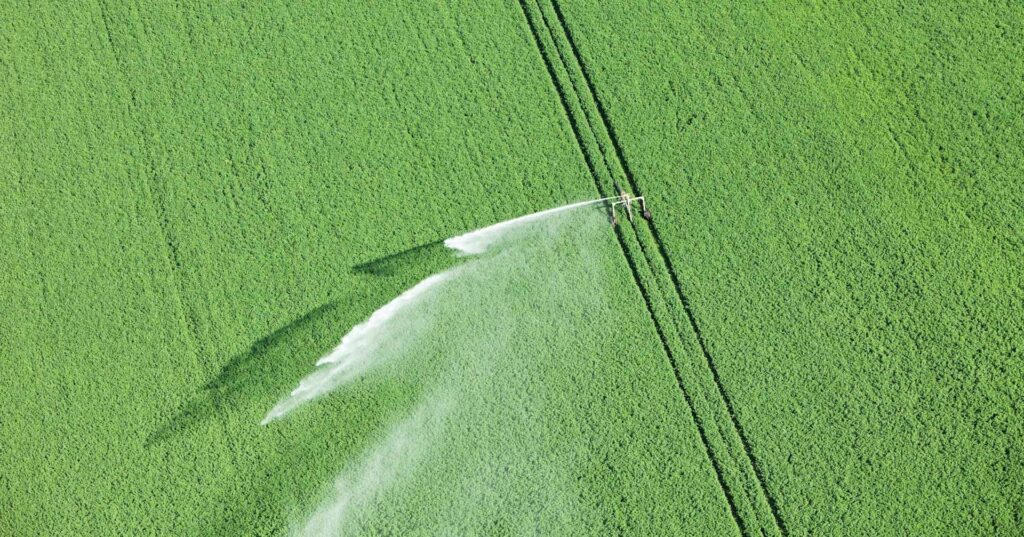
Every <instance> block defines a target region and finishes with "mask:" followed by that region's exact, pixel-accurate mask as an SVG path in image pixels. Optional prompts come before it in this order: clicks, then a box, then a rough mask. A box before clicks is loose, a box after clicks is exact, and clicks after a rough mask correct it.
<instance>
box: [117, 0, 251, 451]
mask: <svg viewBox="0 0 1024 537" xmlns="http://www.w3.org/2000/svg"><path fill="white" fill-rule="evenodd" d="M97 6H98V8H99V14H100V19H101V22H102V24H103V30H104V36H105V37H106V41H107V45H108V47H109V49H110V53H111V56H112V58H113V60H114V62H115V63H116V65H117V69H118V73H119V74H121V75H122V78H123V80H122V81H121V84H122V85H123V86H124V88H125V91H126V92H127V93H128V95H129V96H130V102H128V103H126V107H127V111H128V117H129V118H131V119H132V120H133V121H134V122H135V124H136V125H135V131H136V134H137V135H138V140H139V143H140V146H141V148H142V149H141V153H142V158H141V160H142V162H143V163H144V164H145V166H146V168H145V170H144V171H143V172H142V173H143V174H144V175H145V177H143V180H142V181H141V182H140V184H141V189H142V191H143V193H144V195H145V198H146V201H147V203H148V205H149V206H150V209H151V210H152V211H153V216H154V219H155V220H156V224H157V228H158V229H159V233H160V238H162V239H163V245H162V247H163V249H164V252H163V256H162V257H163V258H164V260H165V262H166V269H167V271H168V278H169V279H170V280H172V281H173V282H174V283H173V285H174V289H173V294H174V297H175V298H176V299H177V304H175V307H174V309H176V310H178V313H179V317H180V319H179V322H180V323H181V324H182V328H183V331H184V332H185V333H186V334H187V337H188V339H189V340H191V343H192V350H193V351H194V358H195V363H196V366H197V368H198V371H199V374H200V375H203V376H207V375H208V374H209V371H207V368H206V366H205V365H204V364H203V360H202V358H203V356H208V355H209V352H208V351H207V349H206V345H205V344H204V342H203V340H202V338H201V337H200V333H199V321H198V319H197V318H196V315H195V308H193V307H192V306H191V304H190V303H189V302H188V301H187V300H186V296H188V295H187V293H186V292H185V291H186V290H185V282H184V281H183V278H184V276H183V275H182V274H181V272H182V270H183V266H182V262H181V255H180V252H179V248H178V243H177V240H176V238H175V236H174V233H173V231H172V229H171V228H172V223H171V217H170V214H169V211H168V209H167V192H166V186H165V185H164V184H163V183H162V182H161V181H160V177H159V175H160V173H159V171H158V169H157V164H156V163H157V159H156V158H155V156H154V155H153V151H154V149H153V148H154V147H155V145H154V143H153V140H154V136H153V134H152V133H151V132H150V128H148V127H147V126H146V124H145V122H144V121H143V119H142V116H143V114H142V113H141V112H140V106H141V105H140V104H139V98H138V97H137V93H136V90H135V88H134V87H133V86H132V85H131V83H130V80H129V77H128V75H127V73H128V72H129V69H128V68H127V67H126V66H125V61H124V58H123V57H122V54H121V52H120V50H119V48H120V47H119V45H118V44H117V43H115V42H114V36H113V33H112V32H111V26H112V25H113V21H112V20H111V19H110V12H109V6H107V5H106V0H98V1H97ZM213 405H214V408H215V409H216V412H215V414H216V416H217V423H218V425H219V429H220V431H221V434H222V435H223V436H224V443H225V446H226V447H227V449H228V457H229V462H230V466H231V468H232V469H234V470H235V471H238V468H239V466H238V455H237V449H236V447H235V443H234V442H233V441H232V439H231V435H230V433H229V430H228V424H227V418H226V417H225V416H224V415H223V414H222V409H223V402H222V401H221V400H220V395H219V394H217V393H215V394H214V399H213Z"/></svg>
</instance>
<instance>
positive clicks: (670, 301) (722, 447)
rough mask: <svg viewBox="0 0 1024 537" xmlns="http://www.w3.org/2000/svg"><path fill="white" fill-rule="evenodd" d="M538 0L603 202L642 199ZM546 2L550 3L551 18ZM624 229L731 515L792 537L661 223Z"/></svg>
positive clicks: (576, 61)
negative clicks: (625, 195) (615, 188)
mask: <svg viewBox="0 0 1024 537" xmlns="http://www.w3.org/2000/svg"><path fill="white" fill-rule="evenodd" d="M533 2H534V4H533V5H534V6H535V7H534V9H535V10H536V12H534V11H533V10H532V9H531V8H530V7H529V6H528V4H527V0H520V2H519V4H520V7H521V9H522V10H523V14H524V16H525V17H526V20H527V25H528V26H529V28H530V32H531V34H532V36H533V39H534V43H535V45H536V46H537V49H538V51H539V52H540V55H541V57H542V59H543V62H544V65H545V67H546V68H547V71H548V75H549V76H550V78H551V81H552V84H553V86H554V87H555V90H556V93H557V94H558V96H559V99H560V101H561V103H562V106H563V108H564V112H565V114H566V118H567V120H568V122H569V124H570V127H571V129H572V131H573V135H574V136H575V139H576V142H577V144H578V146H579V149H580V152H581V153H582V154H583V157H584V161H585V162H586V164H587V167H588V171H589V172H590V174H591V176H592V177H593V179H594V183H595V187H596V188H597V190H598V192H599V194H600V195H601V196H602V197H607V196H608V195H609V193H610V192H611V190H612V188H611V184H612V183H614V182H615V181H616V180H617V179H623V180H624V183H625V184H627V185H629V187H630V188H631V189H632V191H633V192H634V193H635V194H637V195H643V193H642V192H641V191H640V188H639V185H638V184H637V182H636V180H635V178H634V175H633V173H632V171H631V169H630V167H629V164H628V162H627V160H626V157H625V154H624V152H623V151H622V146H621V143H620V142H619V138H618V136H617V134H616V133H615V131H614V128H613V126H612V124H611V122H610V121H609V119H608V114H607V112H606V110H605V108H604V105H603V103H602V102H601V101H600V99H599V98H598V97H597V92H596V89H595V86H594V84H593V81H592V79H591V76H590V73H589V71H588V69H587V67H586V65H585V63H584V62H583V60H582V57H581V55H580V53H579V49H578V47H577V46H576V42H575V39H574V38H573V36H572V33H571V30H570V29H569V26H568V24H567V23H566V20H565V16H564V14H563V12H562V10H561V7H560V6H559V4H558V1H557V0H550V2H549V3H547V2H545V0H533ZM543 3H547V5H548V6H549V13H548V14H546V13H545V8H544V5H542V4H543ZM545 35H546V37H545ZM563 71H564V74H563ZM574 75H575V79H574ZM581 88H582V90H581ZM594 152H596V153H598V155H599V157H598V155H594ZM599 164H600V165H599ZM624 227H625V226H622V227H617V228H616V230H615V233H616V238H617V239H618V241H619V244H620V246H621V247H622V250H623V254H624V256H625V258H626V261H627V263H628V264H629V266H630V270H631V272H632V274H633V277H634V280H635V282H636V284H637V286H638V287H639V289H640V292H641V295H642V296H643V298H644V302H645V306H646V307H647V311H648V314H649V315H650V316H651V320H652V322H653V323H654V326H655V329H656V331H657V333H658V336H659V339H660V340H661V343H662V347H663V349H664V351H665V354H666V357H667V359H668V360H669V363H670V366H671V367H672V369H673V373H674V374H675V377H676V383H677V385H678V387H679V389H680V392H681V393H682V395H683V398H684V399H685V401H686V403H687V406H688V409H689V411H690V415H691V418H692V419H693V420H694V423H695V425H696V426H697V429H698V432H699V434H700V437H701V441H702V442H703V444H704V447H705V451H706V452H707V455H708V458H709V459H710V461H711V463H712V467H713V469H714V471H715V474H716V478H717V480H718V483H719V485H720V487H721V488H722V491H723V494H724V496H725V498H726V500H727V503H728V505H729V510H730V513H731V514H732V516H733V518H734V520H735V521H736V523H737V525H738V527H739V529H740V531H741V532H742V533H744V534H747V535H786V534H787V531H786V529H785V526H784V524H783V523H782V519H781V517H779V514H778V508H777V505H776V502H775V501H774V499H773V498H772V497H771V495H769V494H768V492H767V489H766V487H765V485H764V476H763V472H762V469H761V466H760V464H759V463H758V461H757V459H756V458H755V457H754V456H753V453H752V450H751V449H750V444H749V442H748V440H747V438H746V435H745V434H744V432H743V430H742V427H741V425H740V423H739V420H738V418H737V416H736V412H735V410H734V407H733V404H732V400H731V398H730V397H729V395H728V393H727V392H726V390H725V389H724V386H723V385H722V382H721V377H720V375H719V373H718V370H717V368H716V366H715V364H714V360H713V358H712V356H711V353H710V351H709V350H708V346H707V343H706V340H705V338H704V335H703V333H702V332H701V330H700V326H699V325H698V323H697V320H696V315H695V313H694V311H693V308H692V306H691V304H690V302H689V300H688V298H687V296H686V294H685V293H684V292H683V287H682V284H681V283H680V281H679V279H678V273H677V272H676V270H675V268H674V267H673V266H672V262H671V259H670V258H669V256H668V254H667V251H666V249H665V246H664V242H663V241H662V239H661V236H660V234H659V233H658V230H657V228H656V226H655V225H654V223H653V222H651V223H649V225H647V226H644V225H643V224H641V223H639V222H631V223H630V229H631V230H632V233H627V232H625V231H624ZM666 273H667V274H666ZM652 290H656V291H658V292H656V293H654V292H652ZM666 327H668V329H666ZM672 328H674V331H673V330H671V329H672ZM680 351H682V352H680ZM688 351H692V352H688ZM697 351H699V353H700V355H701V356H702V357H703V358H702V359H700V358H697V359H692V360H687V361H685V362H683V361H681V360H682V358H683V357H684V356H687V355H696V353H697Z"/></svg>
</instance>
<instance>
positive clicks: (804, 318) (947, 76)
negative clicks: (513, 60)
mask: <svg viewBox="0 0 1024 537" xmlns="http://www.w3.org/2000/svg"><path fill="white" fill-rule="evenodd" d="M564 9H565V11H566V17H567V20H568V23H569V26H570V29H571V30H572V35H573V36H574V37H575V39H576V41H577V43H578V46H579V49H580V54H581V56H582V58H583V61H584V63H585V64H586V65H587V67H588V70H589V72H590V74H591V77H592V79H593V83H594V86H595V87H596V88H597V93H598V94H599V98H600V100H601V101H602V102H603V104H604V107H605V108H606V110H607V113H608V116H609V119H610V122H611V124H612V125H613V126H614V127H615V130H616V133H617V135H618V137H619V139H620V141H621V145H622V148H623V152H624V154H625V156H626V159H627V161H628V164H629V166H630V167H631V169H632V172H633V176H634V177H635V179H636V181H637V182H638V183H639V187H640V190H641V191H642V193H643V194H644V195H646V196H647V197H648V199H649V201H650V203H651V206H652V207H653V208H654V210H655V219H656V225H657V226H658V231H659V232H660V234H661V236H662V239H663V241H662V242H663V245H664V247H665V249H666V250H667V252H668V254H669V259H670V260H671V261H672V265H673V267H674V268H676V269H677V270H678V274H677V276H678V278H679V280H680V281H681V282H682V287H683V291H684V292H685V293H687V295H688V296H689V298H690V302H691V303H692V306H693V310H694V312H695V316H696V319H697V321H698V324H699V326H700V327H701V330H702V333H703V336H704V339H705V340H706V341H707V343H708V347H709V354H710V355H711V356H712V358H713V359H714V362H715V363H716V364H717V366H718V370H719V372H720V376H721V379H722V384H723V386H724V387H725V389H726V392H727V393H728V394H730V396H731V399H732V402H733V404H734V408H735V411H736V413H737V417H738V422H739V423H740V425H741V426H742V428H743V429H744V432H745V433H746V437H747V439H748V441H749V444H750V448H751V454H752V456H753V459H754V460H756V461H758V462H759V466H760V467H761V468H762V470H763V473H764V474H765V478H766V487H767V489H768V493H769V495H770V496H772V497H773V498H774V499H775V501H776V502H777V504H778V505H779V507H780V510H781V518H782V520H783V522H784V523H785V524H787V525H788V529H789V530H790V532H792V533H794V534H805V533H811V532H820V533H851V534H862V535H883V534H884V535H905V534H940V533H941V534H962V535H981V534H984V535H992V534H1014V533H1016V532H1017V531H1019V528H1020V526H1021V520H1022V519H1021V517H1022V516H1024V512H1022V510H1024V507H1022V506H1024V486H1022V485H1021V483H1024V481H1022V473H1021V465H1020V460H1019V456H1018V455H1016V453H1019V452H1020V451H1021V449H1022V447H1024V445H1022V442H1024V430H1022V429H1021V423H1022V419H1021V418H1022V417H1024V414H1022V409H1021V407H1020V402H1019V399H1020V397H1019V394H1021V393H1024V377H1022V374H1021V369H1020V367H1019V361H1020V358H1021V356H1020V343H1019V342H1020V341H1021V337H1022V335H1024V322H1022V320H1021V319H1022V318H1021V316H1020V315H1019V311H1020V308H1021V304H1022V303H1024V289H1022V286H1021V282H1022V281H1024V278H1022V276H1024V274H1022V271H1021V267H1022V266H1024V256H1022V251H1024V249H1022V246H1024V244H1022V242H1021V237H1022V236H1024V234H1022V231H1024V230H1022V228H1021V225H1022V224H1021V223H1022V222H1024V182H1021V181H1020V177H1019V176H1020V170H1021V169H1022V166H1024V152H1022V150H1021V148H1022V147H1024V144H1022V141H1024V140H1022V139H1021V133H1022V132H1024V123H1022V117H1024V116H1022V111H1024V110H1022V108H1021V103H1022V102H1024V90H1022V86H1021V85H1020V83H1019V80H1020V74H1021V73H1022V67H1024V64H1022V61H1021V58H1022V57H1024V50H1022V48H1021V43H1022V40H1021V38H1022V37H1024V33H1022V32H1024V28H1022V25H1021V22H1020V21H1021V20H1024V19H1022V14H1024V13H1022V12H1021V9H1020V7H1019V6H1010V5H999V4H998V3H981V4H972V5H971V6H970V7H966V8H963V9H962V8H961V7H955V6H946V5H933V4H923V5H914V6H904V5H902V4H901V5H897V4H895V3H886V2H872V3H870V4H869V5H849V6H847V5H842V6H839V5H816V6H789V5H787V6H784V7H783V6H772V5H770V4H769V5H763V4H751V5H746V6H735V7H733V8H728V9H727V8H724V7H719V6H718V5H717V4H715V5H713V4H711V3H707V2H705V3H697V4H692V3H691V4H677V5H672V6H669V5H667V4H666V5H657V4H640V3H625V2H623V3H617V4H616V5H608V4H602V6H601V7H600V8H597V7H591V6H585V5H581V4H578V3H569V2H565V3H564ZM622 51H642V52H637V53H630V54H623V52H622Z"/></svg>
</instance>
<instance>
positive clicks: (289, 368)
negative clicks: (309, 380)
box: [145, 301, 338, 447]
mask: <svg viewBox="0 0 1024 537" xmlns="http://www.w3.org/2000/svg"><path fill="white" fill-rule="evenodd" d="M337 306H338V301H331V302H328V303H326V304H322V305H320V306H318V307H316V308H314V309H312V310H310V311H309V312H307V313H305V314H304V315H302V316H300V317H298V318H296V319H294V320H292V321H291V322H289V323H288V324H286V325H284V326H282V327H281V328H278V329H277V330H274V331H273V332H271V333H270V334H268V335H267V336H265V337H263V338H260V339H259V340H258V341H256V342H255V343H253V344H252V345H251V346H250V347H249V348H248V349H247V350H245V351H244V352H241V353H239V354H236V355H235V356H233V357H232V358H231V359H230V360H229V361H228V363H227V364H226V365H224V367H222V368H221V370H220V372H219V373H218V374H217V376H216V377H214V379H213V380H211V381H209V382H207V383H206V384H205V385H204V386H203V389H202V391H201V395H200V396H199V397H198V398H197V399H194V400H193V401H191V402H190V403H189V404H188V405H186V406H185V408H183V409H182V410H180V411H179V412H178V413H177V414H175V415H174V417H172V418H171V420H170V421H169V422H167V423H166V424H164V425H163V426H161V427H160V428H159V429H157V430H156V431H153V433H151V434H150V435H149V437H147V438H146V442H145V446H146V447H149V446H151V445H153V444H156V443H159V442H162V441H164V440H166V439H167V438H170V437H172V436H174V435H177V434H181V433H183V432H185V431H187V430H189V429H191V428H193V427H195V426H197V425H200V424H201V423H203V422H205V421H206V420H208V419H210V418H212V417H213V416H215V415H216V413H217V410H218V406H219V405H221V406H226V405H229V404H231V403H234V402H236V401H237V399H238V398H239V397H240V396H242V395H243V392H246V391H257V390H258V391H260V392H263V390H273V392H271V393H278V392H280V391H282V389H283V387H284V384H285V383H288V382H295V381H296V380H297V379H298V378H299V376H300V375H301V374H302V372H303V371H305V370H308V369H309V362H310V357H309V356H306V357H305V359H304V360H303V361H301V362H296V361H288V360H280V359H269V358H270V357H269V354H270V351H271V350H272V349H274V348H276V347H279V346H280V345H282V344H286V343H287V342H289V341H290V340H293V339H296V338H299V337H300V336H301V334H302V333H303V332H307V331H308V330H309V329H310V327H311V325H313V324H314V323H315V322H316V321H318V320H320V319H321V318H322V317H324V316H326V315H327V314H329V313H331V312H332V311H333V310H334V309H335V308H337ZM275 358H277V357H275ZM263 393H266V392H263Z"/></svg>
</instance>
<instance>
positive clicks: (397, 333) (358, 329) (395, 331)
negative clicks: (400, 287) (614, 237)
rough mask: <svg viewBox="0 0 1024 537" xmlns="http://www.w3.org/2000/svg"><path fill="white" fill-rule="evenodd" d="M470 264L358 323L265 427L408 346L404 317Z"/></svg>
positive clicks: (465, 238)
mask: <svg viewBox="0 0 1024 537" xmlns="http://www.w3.org/2000/svg"><path fill="white" fill-rule="evenodd" d="M608 199H612V198H604V199H596V200H589V201H581V202H578V203H570V204H568V205H563V206H561V207H555V208H553V209H547V210H544V211H540V212H536V213H532V214H528V215H525V216H520V217H518V218H513V219H511V220H506V221H504V222H499V223H497V224H494V225H491V226H487V227H484V228H480V229H477V230H475V231H471V232H469V233H465V234H463V235H459V236H457V237H452V238H450V239H447V240H445V241H444V244H445V246H446V247H448V248H451V249H453V250H456V251H458V252H459V255H461V256H466V255H476V254H481V253H483V252H485V251H487V249H488V248H490V247H491V246H492V245H494V244H496V243H498V242H499V241H501V240H503V239H506V238H508V235H509V234H510V233H512V232H513V231H515V230H518V229H520V228H522V227H523V226H525V225H527V224H530V223H533V222H537V221H540V220H544V219H546V218H549V217H552V216H555V215H557V214H560V213H563V212H566V211H570V210H573V209H579V208H583V207H590V206H593V205H597V204H599V203H602V202H604V201H607V200H608ZM466 266H467V265H462V266H460V267H456V268H453V269H450V270H447V271H445V272H441V273H439V274H434V275H432V276H430V277H428V278H426V279H424V280H423V281H421V282H419V283H418V284H416V285H415V286H413V287H412V288H410V289H408V290H407V291H405V292H403V293H402V294H401V295H399V296H398V297H397V298H395V299H394V300H392V301H391V302H389V303H387V304H386V305H384V307H382V308H380V309H378V310H377V311H375V312H373V314H372V315H370V318H369V319H367V320H366V321H364V322H362V323H360V324H358V325H356V326H355V327H354V328H352V330H350V331H349V332H348V333H347V334H345V336H344V337H342V338H341V342H340V343H339V344H338V346H337V347H335V348H334V349H333V350H332V351H331V352H329V353H327V354H326V355H324V356H323V357H321V358H320V359H319V360H318V361H317V362H316V366H317V368H316V370H314V371H313V372H312V373H310V374H309V375H307V376H306V377H305V378H303V379H302V380H301V381H300V382H299V386H298V387H297V388H295V389H294V390H292V392H291V394H290V395H288V396H287V397H285V398H283V399H281V400H280V401H278V403H277V404H276V405H274V407H273V408H271V409H270V411H269V412H268V413H267V415H266V416H265V417H264V418H263V421H261V422H260V424H261V425H266V424H268V423H270V422H272V421H274V420H276V419H279V418H281V417H283V416H285V415H286V414H288V413H289V412H291V411H292V410H294V409H296V408H298V407H300V406H302V405H303V404H305V403H308V402H310V401H312V400H313V399H316V398H318V397H320V396H322V395H325V394H327V393H328V392H330V391H332V390H334V389H335V388H337V387H339V386H341V385H342V384H344V383H346V382H348V381H349V380H352V379H353V378H355V377H356V376H357V375H359V374H360V373H363V372H364V371H366V370H367V369H368V368H369V367H370V366H372V365H373V364H374V363H376V362H377V361H378V358H380V354H381V353H382V351H385V350H394V348H395V347H397V346H400V345H403V344H408V343H409V342H410V341H411V339H412V336H410V333H409V331H408V330H403V329H406V328H409V326H407V325H405V324H401V323H399V322H398V320H399V319H400V318H402V316H403V315H406V314H408V313H411V312H410V309H412V308H414V307H415V306H416V305H419V304H422V303H423V301H424V299H425V298H426V297H427V296H428V295H429V294H430V291H431V290H433V289H435V288H436V287H437V286H438V285H439V284H441V283H442V282H444V281H447V280H450V279H452V278H454V277H455V276H456V275H458V273H460V272H462V271H463V269H464V268H465V267H466Z"/></svg>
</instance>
